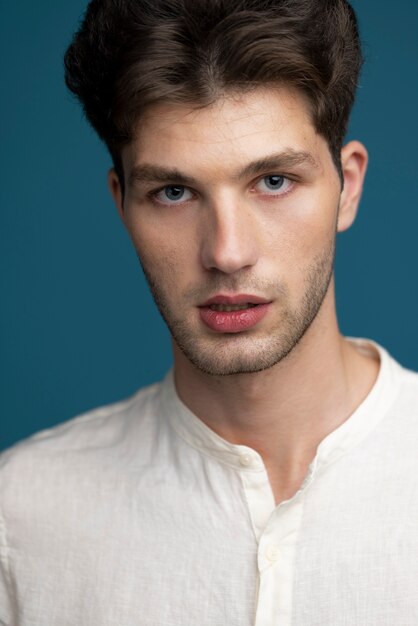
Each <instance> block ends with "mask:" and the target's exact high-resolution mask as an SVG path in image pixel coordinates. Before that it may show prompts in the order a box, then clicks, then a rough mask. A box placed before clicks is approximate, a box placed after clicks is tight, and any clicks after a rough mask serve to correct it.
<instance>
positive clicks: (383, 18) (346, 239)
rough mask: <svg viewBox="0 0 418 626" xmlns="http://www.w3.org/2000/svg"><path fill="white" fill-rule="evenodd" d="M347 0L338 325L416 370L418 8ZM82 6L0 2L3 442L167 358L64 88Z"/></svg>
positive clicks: (88, 139) (105, 163)
mask: <svg viewBox="0 0 418 626" xmlns="http://www.w3.org/2000/svg"><path fill="white" fill-rule="evenodd" d="M353 4H354V6H355V7H356V9H357V11H358V15H359V18H360V24H361V30H362V33H363V40H364V42H365V53H366V57H367V64H366V67H365V69H364V71H363V75H362V80H361V87H360V90H359V95H358V101H357V105H356V108H355V111H354V114H353V118H352V124H351V129H350V138H358V139H361V140H362V141H363V142H364V143H365V144H366V145H367V147H368V149H369V152H370V158H371V163H370V169H369V174H368V179H367V184H366V188H365V193H364V199H363V202H362V205H361V210H360V214H359V217H358V220H357V222H356V224H355V226H354V227H353V228H352V229H351V231H349V232H347V233H345V234H343V235H341V236H340V238H339V248H338V257H337V299H338V309H339V316H340V323H341V328H342V330H343V332H344V333H346V334H348V335H353V336H363V337H370V338H373V339H375V340H377V341H379V342H381V343H382V344H383V345H385V346H386V347H387V348H388V349H389V350H390V351H391V352H392V353H393V354H394V356H395V357H396V358H397V359H398V360H400V361H401V362H402V363H403V364H405V365H407V366H409V367H411V368H414V369H417V370H418V350H417V347H418V324H417V317H418V289H417V268H418V247H417V233H418V202H417V198H418V172H417V169H418V158H417V144H418V131H417V114H418V36H417V32H418V29H417V27H418V4H415V3H414V4H412V3H410V1H409V0H408V1H407V0H400V1H399V2H397V3H396V6H395V7H394V5H393V3H392V2H385V1H382V0H367V1H363V2H360V1H356V2H355V3H353ZM85 7H86V2H85V1H83V2H82V1H80V0H71V2H67V1H64V0H55V2H49V1H48V2H46V1H45V0H37V2H33V0H16V1H15V2H13V3H11V2H10V3H7V5H6V2H4V0H1V2H0V11H1V16H0V17H1V19H0V24H1V26H0V28H1V33H0V34H1V37H0V45H1V49H0V53H1V54H0V59H1V89H2V97H1V100H0V108H1V117H0V119H1V127H2V128H1V136H2V139H1V174H2V184H1V186H0V202H1V212H0V246H1V248H0V249H1V253H0V254H1V267H0V290H1V291H0V294H1V306H0V325H1V338H0V339H1V357H0V358H1V360H0V380H1V394H0V398H1V399H0V415H1V420H0V448H4V447H7V446H9V445H10V444H12V443H13V442H15V441H17V440H18V439H20V438H22V437H25V436H27V435H29V434H31V433H33V432H35V431H37V430H39V429H42V428H46V427H49V426H52V425H54V424H56V423H58V422H61V421H63V420H66V419H68V418H70V417H72V416H73V415H76V414H78V413H80V412H83V411H86V410H88V409H90V408H92V407H94V406H97V405H100V404H105V403H109V402H112V401H115V400H117V399H120V398H122V397H124V396H127V395H129V394H131V393H132V392H133V391H134V390H135V389H137V388H138V387H140V386H142V385H145V384H147V383H149V382H151V381H154V380H156V379H158V378H160V377H161V376H162V375H163V374H164V372H165V371H166V369H167V368H168V367H169V365H170V362H171V356H170V347H169V337H168V333H167V331H166V329H165V327H164V325H163V323H162V321H161V320H160V317H159V315H158V314H157V313H156V312H155V309H154V305H153V303H152V301H151V298H150V296H149V294H148V291H147V288H146V285H145V282H144V279H143V277H142V275H141V272H140V269H139V265H138V262H137V260H136V257H135V254H134V253H133V250H132V248H131V245H130V243H129V241H128V237H127V235H126V234H125V232H124V231H123V228H122V226H121V224H120V223H119V219H118V217H117V214H116V211H115V209H114V207H113V205H112V202H111V200H110V197H109V195H108V192H107V188H106V173H107V169H108V167H109V164H110V161H109V157H108V155H107V153H106V151H105V149H104V148H103V146H102V145H101V144H100V143H99V141H98V140H97V139H96V137H95V136H94V134H93V132H92V131H91V130H90V129H89V127H88V126H87V124H86V122H85V121H84V120H83V117H82V114H81V111H80V109H79V107H78V105H77V104H76V103H75V102H74V100H73V99H72V98H71V97H70V95H69V94H67V92H66V89H65V86H64V82H63V70H62V55H63V52H64V50H65V48H66V46H67V44H68V43H69V41H70V38H71V34H72V32H73V31H74V29H75V28H76V26H77V23H78V20H79V18H80V16H81V15H82V13H83V11H84V9H85Z"/></svg>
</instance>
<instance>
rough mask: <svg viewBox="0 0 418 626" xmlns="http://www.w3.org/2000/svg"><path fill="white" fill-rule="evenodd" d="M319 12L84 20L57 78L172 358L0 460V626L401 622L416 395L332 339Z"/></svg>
mask: <svg viewBox="0 0 418 626" xmlns="http://www.w3.org/2000/svg"><path fill="white" fill-rule="evenodd" d="M360 66H361V52H360V45H359V39H358V32H357V25H356V20H355V16H354V13H353V10H352V9H351V7H350V6H349V5H348V4H347V2H346V1H345V0H287V1H283V0H205V1H203V0H170V1H167V0H165V1H163V0H154V1H153V2H152V3H151V2H148V1H146V0H122V1H121V0H119V1H116V0H93V2H91V3H90V5H89V7H88V10H87V13H86V16H85V19H84V21H83V23H82V25H81V28H80V30H79V32H78V33H77V35H76V36H75V38H74V41H73V43H72V45H71V46H70V48H69V50H68V51H67V54H66V79H67V84H68V86H69V87H70V89H71V90H72V91H73V92H74V93H76V94H77V96H78V97H79V98H80V100H81V102H82V104H83V106H84V110H85V112H86V115H87V117H88V119H89V120H90V122H91V123H92V125H93V126H94V128H95V129H96V131H97V132H98V133H99V135H100V136H101V138H102V139H103V140H104V141H105V142H106V144H107V146H108V148H109V150H110V153H111V154H112V157H113V162H114V168H113V169H112V170H111V172H110V174H109V186H110V190H111V193H112V195H113V197H114V200H115V204H116V206H117V209H118V211H119V214H120V216H121V219H122V220H123V222H124V224H125V226H126V228H127V230H128V232H129V234H130V236H131V238H132V241H133V244H134V246H135V249H136V251H137V253H138V256H139V259H140V262H141V264H142V267H143V269H144V272H145V274H146V276H147V279H148V282H149V285H150V288H151V290H152V293H153V295H154V298H155V300H156V302H157V304H158V306H159V309H160V311H161V313H162V315H163V317H164V319H165V321H166V322H167V325H168V327H169V329H170V332H171V335H172V338H173V353H174V368H173V372H172V373H169V374H168V376H167V378H166V379H165V380H164V381H163V382H162V383H160V384H156V385H154V386H152V387H150V388H147V389H144V390H141V391H139V392H138V393H137V394H136V395H135V396H134V397H133V398H131V399H129V400H127V401H125V402H121V403H119V404H117V405H113V406H110V407H105V408H102V409H98V410H97V411H93V412H91V413H89V414H87V415H84V416H81V417H79V418H77V419H75V420H72V421H70V422H68V423H66V424H64V425H62V426H60V427H57V428H55V429H52V430H50V431H47V432H43V433H40V434H39V435H37V436H35V437H33V438H31V439H30V440H28V441H25V442H23V443H22V444H20V445H19V446H17V447H15V448H14V449H11V450H10V451H9V452H7V453H5V454H4V455H3V457H2V465H3V467H2V472H1V487H0V493H1V512H2V518H1V519H2V525H1V553H0V554H1V567H2V569H1V575H2V587H1V592H0V593H1V595H0V599H1V610H0V623H1V624H5V625H7V626H9V625H11V624H13V625H14V624H19V625H22V626H29V625H34V624H36V625H40V626H49V625H54V626H60V625H67V624H71V625H72V624H74V625H83V626H92V625H95V626H96V625H100V626H102V625H106V624H109V625H110V624H112V625H113V624H117V625H123V626H130V625H134V624H135V625H141V626H142V625H146V626H148V625H149V626H151V625H152V626H157V625H158V626H160V625H164V626H165V625H167V626H174V625H176V626H177V625H178V626H185V625H190V626H195V625H196V626H214V625H222V626H224V625H227V626H244V625H245V626H249V625H251V624H255V625H256V626H270V625H276V624H280V625H281V626H284V625H290V624H292V625H297V626H313V625H318V626H327V625H329V626H339V625H343V624H344V626H360V625H364V626H389V625H391V626H393V625H395V624H396V625H400V624H402V626H406V625H412V624H417V623H418V594H417V592H416V581H417V577H418V533H417V532H416V525H417V521H418V499H417V495H418V484H417V479H416V475H417V470H418V458H417V453H416V450H417V440H418V426H417V417H418V376H417V375H416V374H413V373H411V372H408V371H406V370H404V369H403V368H402V367H401V366H400V365H398V364H397V363H396V362H395V361H394V360H393V359H392V358H391V357H390V356H389V355H388V354H387V352H385V350H384V349H383V348H381V347H379V346H377V345H376V344H373V343H372V342H368V341H365V340H347V339H345V338H343V337H342V336H341V335H340V333H339V330H338V325H337V319H336V312H335V297H334V279H333V262H334V251H335V240H336V233H337V232H340V231H343V230H345V229H347V228H349V226H350V225H351V224H352V222H353V220H354V218H355V214H356V211H357V207H358V203H359V200H360V196H361V190H362V184H363V179H364V175H365V171H366V166H367V152H366V149H365V147H364V146H363V145H362V144H361V143H359V142H357V141H352V142H350V143H348V144H346V145H344V146H342V143H343V138H344V135H345V131H346V127H347V122H348V116H349V112H350V109H351V106H352V103H353V98H354V93H355V86H356V83H357V78H358V72H359V69H360Z"/></svg>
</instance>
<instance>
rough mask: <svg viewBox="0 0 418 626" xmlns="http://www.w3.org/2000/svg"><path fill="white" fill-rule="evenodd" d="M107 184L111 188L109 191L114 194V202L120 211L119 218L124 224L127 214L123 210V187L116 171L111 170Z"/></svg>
mask: <svg viewBox="0 0 418 626" xmlns="http://www.w3.org/2000/svg"><path fill="white" fill-rule="evenodd" d="M107 184H108V187H109V191H110V193H111V194H112V198H113V201H114V203H115V205H116V208H117V210H118V213H119V217H120V218H121V220H122V222H125V212H124V210H123V193H122V186H121V183H120V180H119V176H118V175H117V174H116V171H115V169H114V168H112V169H111V170H109V173H108V175H107Z"/></svg>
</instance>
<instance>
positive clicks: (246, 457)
mask: <svg viewBox="0 0 418 626" xmlns="http://www.w3.org/2000/svg"><path fill="white" fill-rule="evenodd" d="M239 462H240V463H241V465H242V466H243V467H249V466H250V465H252V463H253V460H252V458H251V455H250V454H242V455H241V456H240V457H239Z"/></svg>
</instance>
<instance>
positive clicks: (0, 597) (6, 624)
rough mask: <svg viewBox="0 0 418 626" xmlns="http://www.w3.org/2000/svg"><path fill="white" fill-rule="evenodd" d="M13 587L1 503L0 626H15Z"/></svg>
mask: <svg viewBox="0 0 418 626" xmlns="http://www.w3.org/2000/svg"><path fill="white" fill-rule="evenodd" d="M12 607H13V601H12V585H11V577H10V569H9V548H8V545H7V540H6V524H5V520H4V517H3V513H2V510H1V502H0V626H12V624H13V610H12Z"/></svg>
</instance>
